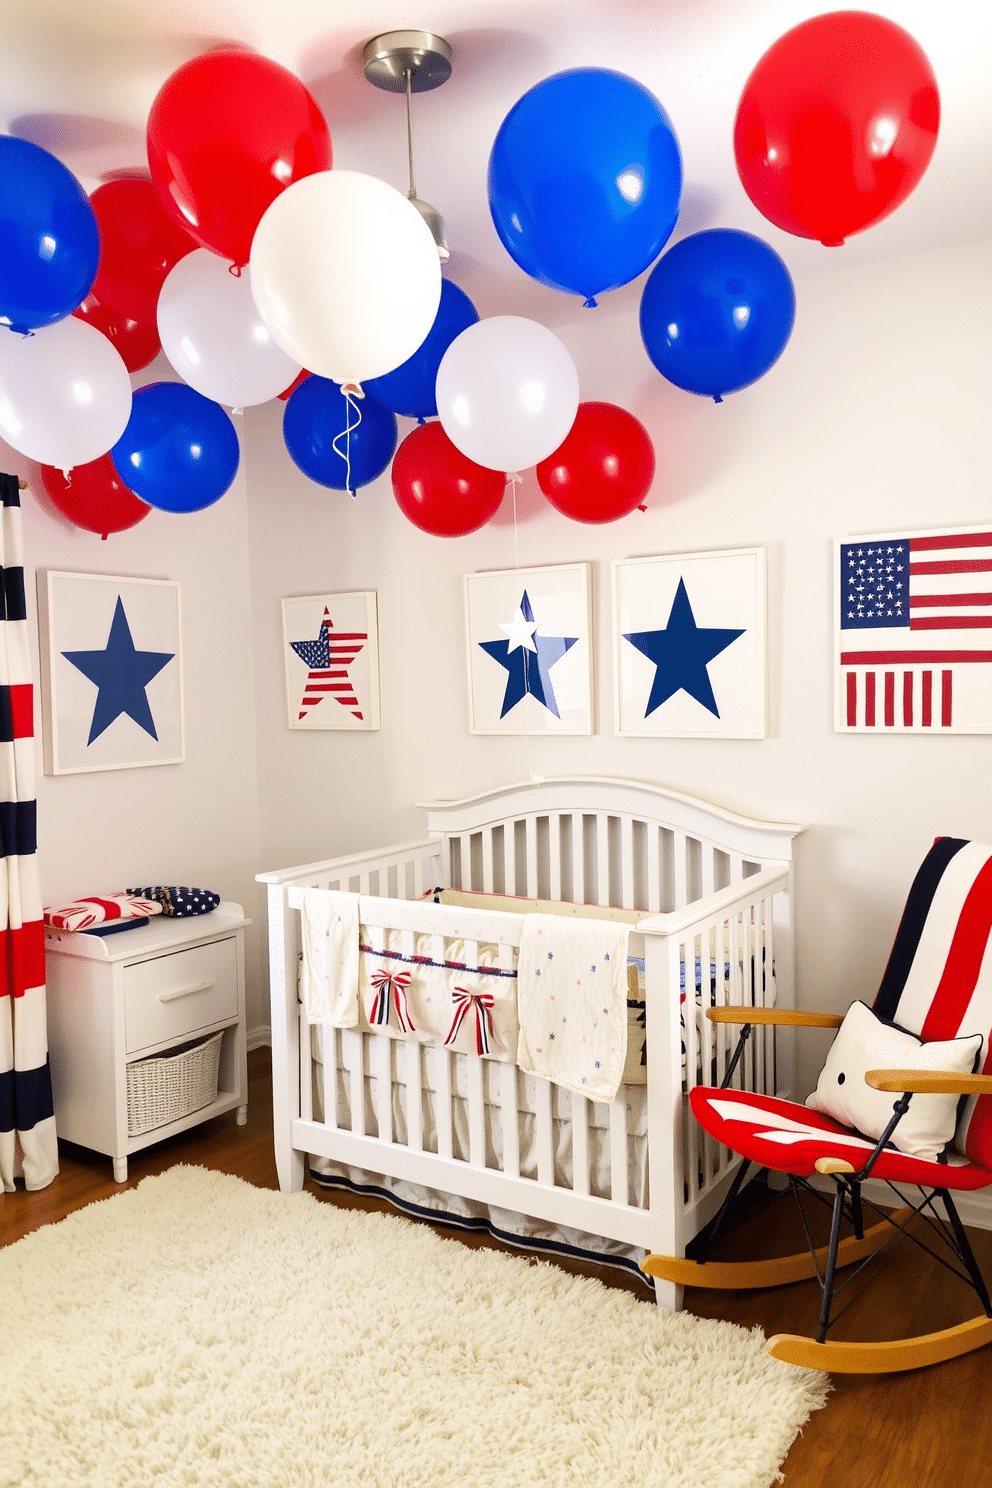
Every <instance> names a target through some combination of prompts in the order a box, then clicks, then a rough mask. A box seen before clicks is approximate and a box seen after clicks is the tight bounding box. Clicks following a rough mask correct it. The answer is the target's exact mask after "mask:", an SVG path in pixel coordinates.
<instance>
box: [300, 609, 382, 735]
mask: <svg viewBox="0 0 992 1488" xmlns="http://www.w3.org/2000/svg"><path fill="white" fill-rule="evenodd" d="M282 626H283V650H284V656H285V665H286V707H287V713H288V720H289V726H290V728H291V729H351V730H355V729H358V730H362V729H364V730H372V729H377V728H378V727H379V638H378V627H377V624H376V597H375V594H374V592H372V591H371V590H359V591H356V592H355V593H353V594H310V595H305V596H301V597H299V598H290V599H284V600H283V602H282Z"/></svg>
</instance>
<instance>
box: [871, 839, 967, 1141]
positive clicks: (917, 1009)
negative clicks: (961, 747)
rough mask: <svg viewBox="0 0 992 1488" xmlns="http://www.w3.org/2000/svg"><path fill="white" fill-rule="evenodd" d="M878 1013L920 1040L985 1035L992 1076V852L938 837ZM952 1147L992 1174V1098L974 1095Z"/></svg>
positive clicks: (910, 902) (916, 887)
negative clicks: (991, 1170) (989, 1170)
mask: <svg viewBox="0 0 992 1488" xmlns="http://www.w3.org/2000/svg"><path fill="white" fill-rule="evenodd" d="M875 1011H876V1013H878V1015H879V1016H880V1017H882V1018H888V1019H889V1020H890V1021H891V1022H893V1023H898V1025H899V1026H900V1028H906V1029H908V1030H909V1032H910V1033H915V1034H917V1035H918V1036H919V1037H920V1038H922V1039H926V1040H930V1039H953V1038H963V1037H965V1036H967V1035H969V1034H975V1033H980V1034H982V1036H983V1037H984V1039H985V1043H984V1045H983V1048H982V1073H983V1074H986V1075H988V1074H992V847H989V846H987V845H986V844H984V843H981V842H967V841H964V840H963V839H962V838H960V837H938V839H937V841H936V842H935V843H934V845H933V847H932V848H931V849H930V851H929V853H928V854H927V856H926V858H925V859H924V861H923V864H922V866H921V867H920V871H919V872H918V873H917V875H916V878H915V880H914V881H913V887H912V888H911V889H910V892H909V898H908V899H907V901H906V908H905V910H904V911H903V916H902V920H901V922H900V925H899V929H898V931H897V932H896V938H895V941H894V943H893V946H892V952H891V955H890V956H889V963H888V966H887V967H886V969H885V975H884V976H883V978H882V981H881V985H880V986H879V989H878V995H877V997H876V998H875ZM955 1146H956V1147H957V1148H958V1150H959V1151H960V1152H962V1153H964V1155H965V1156H966V1157H968V1158H970V1159H971V1161H972V1162H975V1163H980V1164H981V1165H982V1167H985V1168H989V1169H992V1096H987V1095H981V1096H972V1098H971V1099H970V1100H969V1101H968V1102H967V1104H966V1106H965V1107H964V1110H963V1112H962V1114H961V1116H960V1117H959V1120H958V1128H957V1135H956V1137H955Z"/></svg>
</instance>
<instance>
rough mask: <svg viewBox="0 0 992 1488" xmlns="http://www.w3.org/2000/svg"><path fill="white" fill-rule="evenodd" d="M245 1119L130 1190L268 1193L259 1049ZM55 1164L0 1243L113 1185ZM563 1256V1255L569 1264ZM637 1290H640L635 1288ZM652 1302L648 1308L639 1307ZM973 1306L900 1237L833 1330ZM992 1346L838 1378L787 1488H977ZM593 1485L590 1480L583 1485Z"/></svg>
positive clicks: (750, 1236)
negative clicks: (171, 1176)
mask: <svg viewBox="0 0 992 1488" xmlns="http://www.w3.org/2000/svg"><path fill="white" fill-rule="evenodd" d="M248 1066H249V1087H250V1096H249V1106H248V1124H247V1126H244V1127H239V1126H237V1125H236V1123H235V1119H234V1113H233V1112H231V1113H229V1114H228V1115H226V1116H220V1117H217V1118H216V1119H215V1120H213V1121H210V1122H205V1123H204V1124H203V1125H202V1126H199V1127H195V1128H194V1129H193V1130H192V1131H189V1132H185V1133H183V1134H182V1136H179V1137H175V1138H172V1139H170V1140H169V1141H166V1142H163V1143H161V1144H159V1145H157V1146H154V1147H151V1148H148V1149H146V1150H145V1151H144V1152H140V1153H137V1154H136V1155H135V1156H134V1157H133V1158H131V1159H130V1162H129V1169H128V1172H129V1176H128V1183H127V1186H128V1187H133V1186H134V1185H135V1184H137V1183H139V1182H140V1181H141V1179H142V1178H145V1177H147V1176H148V1175H149V1174H150V1173H160V1172H162V1171H164V1170H165V1169H166V1168H169V1167H172V1166H173V1165H174V1164H176V1163H180V1162H182V1163H191V1164H197V1165H200V1166H202V1167H207V1168H218V1169H220V1170H222V1171H224V1172H227V1173H234V1174H236V1175H237V1176H238V1177H241V1178H244V1179H246V1180H247V1181H248V1182H249V1183H254V1184H256V1185H257V1186H258V1187H260V1188H276V1187H278V1184H277V1181H276V1170H275V1161H274V1158H273V1154H272V1095H271V1080H270V1074H269V1061H268V1050H267V1049H256V1050H255V1051H254V1052H253V1053H251V1054H250V1055H249V1057H248ZM60 1163H61V1171H60V1173H59V1176H58V1177H57V1178H56V1180H55V1182H54V1183H52V1184H51V1185H50V1186H49V1187H48V1188H46V1189H42V1190H41V1191H40V1192H38V1193H25V1192H24V1191H23V1190H22V1189H20V1188H18V1190H17V1192H16V1193H14V1194H7V1195H4V1196H3V1197H2V1198H0V1244H2V1245H9V1244H12V1243H13V1242H14V1241H15V1240H18V1239H20V1238H21V1237H22V1236H23V1235H25V1234H27V1233H29V1232H30V1231H31V1230H35V1229H38V1228H39V1227H40V1226H41V1225H45V1224H51V1223H53V1222H55V1221H57V1220H60V1219H63V1218H64V1217H65V1216H66V1215H67V1214H69V1213H71V1212H72V1211H73V1210H74V1209H79V1208H81V1207H82V1206H83V1205H84V1204H90V1203H93V1202H94V1201H96V1200H100V1199H106V1198H110V1197H112V1196H113V1195H114V1194H116V1193H119V1192H120V1189H121V1185H119V1184H116V1183H115V1182H114V1181H113V1173H112V1170H111V1163H110V1159H109V1158H106V1157H103V1156H101V1155H99V1154H97V1153H92V1152H88V1151H85V1150H84V1149H82V1148H78V1147H73V1146H71V1145H70V1144H68V1143H61V1144H60ZM307 1187H308V1189H309V1190H310V1191H311V1192H313V1193H315V1194H317V1196H318V1197H319V1198H320V1199H321V1201H322V1202H324V1203H333V1204H339V1205H344V1206H346V1207H350V1208H363V1209H370V1210H376V1209H387V1208H388V1206H387V1205H386V1204H385V1202H384V1201H382V1200H377V1199H367V1198H362V1197H359V1196H353V1195H345V1194H332V1193H329V1192H327V1191H326V1190H325V1191H322V1190H320V1189H318V1188H317V1186H316V1185H315V1184H313V1183H312V1182H311V1180H309V1179H308V1180H307ZM827 1218H828V1216H827V1213H826V1211H825V1210H824V1211H822V1212H820V1211H819V1209H818V1208H817V1211H816V1212H815V1213H814V1214H812V1215H811V1216H810V1221H809V1222H810V1224H811V1227H812V1228H815V1229H816V1230H817V1231H818V1232H822V1231H823V1228H824V1225H825V1222H826V1220H827ZM799 1231H800V1227H799V1223H798V1220H797V1219H796V1217H795V1215H794V1210H793V1206H792V1204H791V1202H790V1201H789V1200H783V1201H782V1202H781V1203H779V1204H776V1205H774V1206H772V1207H771V1208H769V1207H768V1206H767V1205H765V1206H762V1207H761V1208H758V1209H756V1211H755V1212H753V1213H752V1214H750V1215H749V1216H748V1217H747V1218H745V1219H744V1220H743V1222H742V1223H741V1224H740V1225H739V1226H738V1228H737V1229H736V1230H735V1231H734V1232H733V1233H732V1234H730V1235H728V1236H727V1237H726V1238H725V1239H724V1240H723V1241H722V1242H721V1245H720V1248H719V1252H718V1254H719V1255H720V1256H721V1257H725V1258H728V1259H729V1258H731V1257H733V1256H739V1257H743V1256H752V1257H757V1256H760V1255H763V1254H769V1253H771V1252H772V1250H773V1249H774V1251H775V1252H776V1253H779V1254H787V1253H789V1252H791V1251H793V1250H797V1249H799V1248H800V1247H801V1244H802V1237H801V1233H800V1232H799ZM449 1233H450V1234H451V1235H453V1236H456V1237H457V1238H458V1239H459V1240H461V1241H462V1242H463V1243H464V1244H468V1245H472V1246H474V1247H477V1248H491V1249H503V1248H504V1247H502V1246H500V1245H499V1244H498V1243H497V1242H496V1241H493V1240H490V1239H489V1238H488V1237H483V1236H479V1235H466V1234H464V1233H462V1232H459V1231H457V1230H451V1231H449ZM969 1238H970V1239H971V1241H972V1244H973V1246H974V1248H975V1252H976V1255H977V1256H978V1259H979V1262H980V1264H981V1265H982V1266H983V1267H984V1269H985V1274H986V1276H987V1277H992V1233H990V1232H988V1231H979V1230H971V1231H970V1232H969ZM563 1264H564V1263H563ZM566 1269H570V1270H575V1271H579V1272H582V1273H583V1274H591V1275H596V1276H599V1277H600V1279H601V1280H602V1281H603V1282H604V1283H605V1284H606V1285H616V1286H626V1287H627V1288H628V1289H635V1288H636V1287H637V1283H636V1282H628V1283H625V1282H624V1280H623V1279H622V1278H619V1279H617V1280H614V1279H613V1277H612V1276H611V1274H610V1273H607V1272H604V1271H601V1270H600V1269H599V1268H597V1267H594V1266H589V1267H584V1266H581V1265H580V1264H578V1263H575V1264H573V1265H571V1266H567V1267H566ZM637 1294H638V1295H639V1296H644V1295H646V1294H645V1293H644V1292H643V1290H642V1289H640V1290H638V1292H637ZM645 1305H646V1306H653V1305H654V1304H653V1303H651V1302H645ZM818 1305H819V1291H818V1288H817V1286H816V1283H815V1282H810V1283H803V1284H800V1285H796V1286H789V1287H781V1288H778V1289H776V1290H768V1291H763V1292H714V1291H701V1290H698V1289H690V1290H689V1291H687V1293H686V1307H687V1310H688V1311H690V1312H692V1313H695V1314H696V1315H697V1316H699V1317H716V1318H723V1319H725V1320H726V1321H728V1322H733V1323H738V1324H740V1325H742V1326H744V1327H747V1328H751V1327H756V1326H760V1327H761V1328H763V1329H764V1331H765V1333H766V1334H771V1333H775V1332H801V1333H805V1332H811V1331H813V1329H814V1328H815V1320H816V1312H817V1308H818ZM977 1311H979V1307H978V1303H977V1301H976V1299H975V1297H974V1295H973V1294H972V1293H971V1292H970V1291H969V1290H968V1289H967V1288H966V1287H964V1286H963V1285H962V1284H961V1283H960V1282H957V1281H956V1280H955V1279H954V1278H953V1277H951V1276H949V1275H948V1274H947V1273H946V1272H945V1271H944V1270H943V1269H941V1268H940V1267H939V1266H938V1265H937V1264H936V1263H935V1262H933V1261H931V1260H930V1259H929V1257H927V1256H925V1255H923V1254H921V1253H920V1252H919V1251H918V1250H917V1249H916V1248H915V1247H913V1246H907V1245H903V1246H901V1247H899V1248H898V1249H897V1250H896V1251H895V1253H894V1254H893V1255H892V1257H891V1258H890V1259H889V1260H888V1261H887V1262H886V1263H885V1266H884V1269H883V1270H882V1271H881V1273H880V1274H879V1276H878V1278H877V1280H876V1281H875V1282H874V1283H873V1285H872V1286H871V1287H870V1288H869V1289H868V1291H867V1292H866V1293H865V1295H864V1296H863V1297H859V1298H858V1300H857V1301H855V1302H854V1303H853V1305H852V1307H851V1310H850V1312H849V1313H848V1314H847V1315H846V1316H845V1318H844V1319H843V1320H842V1321H841V1323H840V1324H839V1325H838V1329H837V1336H839V1337H840V1336H844V1337H861V1338H895V1337H900V1336H903V1335H908V1334H913V1333H924V1332H927V1331H930V1330H932V1329H936V1328H941V1327H946V1326H948V1325H950V1324H953V1323H956V1322H960V1321H963V1320H964V1319H965V1318H967V1317H969V1316H973V1315H974V1314H975V1313H976V1312H977ZM990 1386H992V1349H989V1348H986V1349H983V1350H980V1351H978V1352H976V1353H973V1354H969V1355H967V1356H965V1357H964V1358H962V1359H956V1360H953V1361H951V1362H950V1363H948V1364H943V1365H939V1366H937V1367H936V1368H933V1369H928V1370H919V1371H916V1372H912V1373H908V1374H902V1375H886V1376H880V1377H868V1376H856V1375H848V1376H836V1377H835V1379H834V1381H833V1391H832V1393H831V1396H830V1400H829V1402H828V1404H827V1406H826V1409H825V1410H822V1411H819V1412H817V1414H816V1415H814V1417H813V1418H812V1420H811V1421H810V1422H809V1423H808V1425H807V1426H806V1428H805V1430H804V1432H803V1434H802V1435H801V1436H800V1437H799V1438H798V1439H797V1441H796V1442H795V1444H794V1445H793V1448H792V1450H791V1452H790V1453H789V1456H788V1457H787V1459H786V1462H785V1464H784V1473H785V1484H786V1488H821V1485H822V1488H827V1485H830V1488H979V1485H980V1484H982V1483H983V1482H987V1481H988V1475H989V1463H990V1462H992V1412H990V1411H989V1409H988V1397H989V1393H990ZM589 1488H595V1484H591V1485H589Z"/></svg>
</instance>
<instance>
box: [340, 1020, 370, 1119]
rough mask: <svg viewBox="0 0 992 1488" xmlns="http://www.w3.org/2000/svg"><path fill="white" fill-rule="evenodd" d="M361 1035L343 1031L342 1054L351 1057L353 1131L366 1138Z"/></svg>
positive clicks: (363, 1064) (351, 1031)
mask: <svg viewBox="0 0 992 1488" xmlns="http://www.w3.org/2000/svg"><path fill="white" fill-rule="evenodd" d="M363 1042H364V1041H363V1039H362V1035H361V1034H360V1033H355V1032H354V1030H353V1029H351V1028H345V1029H342V1030H341V1049H342V1053H344V1054H346V1055H350V1064H351V1073H350V1076H349V1082H350V1085H351V1129H352V1131H353V1132H354V1133H355V1135H356V1136H358V1137H364V1136H365V1068H364V1067H365V1051H364V1048H363Z"/></svg>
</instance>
